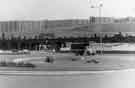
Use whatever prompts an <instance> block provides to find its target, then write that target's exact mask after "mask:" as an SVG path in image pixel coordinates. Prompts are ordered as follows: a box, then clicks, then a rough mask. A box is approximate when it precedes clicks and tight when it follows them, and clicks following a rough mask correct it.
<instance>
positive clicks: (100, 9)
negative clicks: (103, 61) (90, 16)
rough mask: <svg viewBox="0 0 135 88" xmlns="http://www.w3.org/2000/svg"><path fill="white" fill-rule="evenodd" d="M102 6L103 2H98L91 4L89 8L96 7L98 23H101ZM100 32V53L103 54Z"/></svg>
mask: <svg viewBox="0 0 135 88" xmlns="http://www.w3.org/2000/svg"><path fill="white" fill-rule="evenodd" d="M102 7H103V3H99V5H91V7H90V8H92V9H94V8H98V11H99V13H98V14H99V23H100V24H101V23H102V21H101V17H102ZM102 42H103V41H102V32H100V44H101V47H102V49H101V52H100V53H101V55H102V54H103V44H102Z"/></svg>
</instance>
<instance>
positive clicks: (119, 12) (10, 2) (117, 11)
mask: <svg viewBox="0 0 135 88" xmlns="http://www.w3.org/2000/svg"><path fill="white" fill-rule="evenodd" d="M95 2H98V0H92V4H95ZM102 2H103V4H104V6H103V8H102V16H111V17H123V16H135V5H134V4H135V0H103V1H102ZM90 15H96V16H98V9H90V2H89V1H88V0H0V20H31V19H33V20H39V19H72V18H86V19H87V18H88V17H89V16H90Z"/></svg>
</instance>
